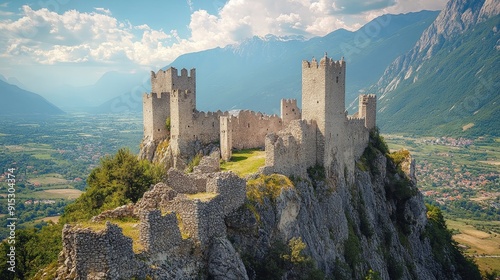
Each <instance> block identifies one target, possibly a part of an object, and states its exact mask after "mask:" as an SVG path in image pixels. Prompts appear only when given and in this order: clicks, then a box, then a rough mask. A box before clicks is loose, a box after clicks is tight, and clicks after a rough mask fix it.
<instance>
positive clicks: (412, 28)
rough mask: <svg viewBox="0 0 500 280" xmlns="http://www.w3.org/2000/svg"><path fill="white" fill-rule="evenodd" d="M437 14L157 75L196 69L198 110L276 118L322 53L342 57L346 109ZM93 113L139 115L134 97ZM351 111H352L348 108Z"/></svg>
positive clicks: (218, 53) (201, 56)
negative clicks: (305, 64)
mask: <svg viewBox="0 0 500 280" xmlns="http://www.w3.org/2000/svg"><path fill="white" fill-rule="evenodd" d="M438 13H439V12H436V11H421V12H416V13H408V14H399V15H384V16H381V17H379V18H376V19H374V20H373V21H371V22H369V23H367V24H366V25H365V26H363V27H362V28H360V29H359V30H357V31H354V32H352V31H347V30H345V29H339V30H336V31H333V32H332V33H330V34H327V35H325V36H323V37H314V38H311V39H309V40H305V39H304V38H303V37H300V36H299V37H277V36H273V35H267V36H264V37H258V36H255V37H253V38H250V39H248V40H246V41H244V42H242V43H240V44H236V45H229V46H227V47H224V48H215V49H210V50H206V51H201V52H196V53H188V54H184V55H181V56H180V57H178V58H177V59H176V60H175V61H173V62H172V63H171V64H169V65H167V66H165V67H164V68H163V69H167V68H169V67H170V66H172V67H175V68H177V69H179V70H180V69H181V68H187V69H190V68H196V73H197V81H196V82H197V103H198V104H197V107H198V108H200V110H203V111H216V110H219V109H220V110H232V109H241V108H246V109H251V110H254V111H261V112H265V113H268V114H271V113H278V112H279V106H278V104H280V103H279V100H280V99H281V98H299V97H300V93H301V82H300V80H301V68H300V61H301V60H311V58H312V57H313V56H314V55H318V54H323V53H324V52H328V56H329V57H332V58H334V59H340V58H341V57H342V56H344V58H345V60H346V61H347V64H348V68H349V71H348V72H347V74H346V75H347V77H346V79H347V81H348V83H347V88H346V100H347V102H348V103H350V102H352V101H353V100H355V98H357V96H358V94H359V90H360V89H362V88H365V87H368V86H370V85H371V84H373V83H375V82H376V81H377V80H378V79H379V78H380V76H382V74H383V73H384V69H385V68H386V67H387V66H389V64H390V63H391V62H392V61H393V60H394V59H395V58H396V57H398V56H399V55H402V54H404V53H405V52H407V51H408V50H410V49H411V48H412V47H413V45H414V44H415V42H416V41H417V40H418V38H419V37H420V35H421V34H422V32H423V31H424V30H425V29H426V28H427V27H428V26H429V25H430V24H431V23H432V22H433V21H434V19H435V18H436V17H437V15H438ZM157 70H158V69H156V70H155V71H157ZM142 86H143V87H144V90H143V92H147V91H149V89H150V85H149V83H146V82H144V83H143V85H142ZM146 87H147V88H146ZM134 102H135V103H134ZM299 103H300V98H299ZM133 104H137V106H134V105H133ZM299 105H300V104H299ZM346 105H347V104H346ZM96 111H98V112H116V111H134V112H141V111H142V101H141V97H140V94H136V93H132V92H127V93H126V94H124V95H122V96H120V97H118V98H115V99H112V100H110V101H108V102H106V103H104V104H102V105H101V106H100V107H99V108H96ZM355 111H357V108H353V112H355Z"/></svg>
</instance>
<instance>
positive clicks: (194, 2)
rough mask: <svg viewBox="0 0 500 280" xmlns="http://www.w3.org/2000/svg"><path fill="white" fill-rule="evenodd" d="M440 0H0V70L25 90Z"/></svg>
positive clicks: (310, 33) (347, 24) (150, 66)
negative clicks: (254, 37) (251, 39)
mask: <svg viewBox="0 0 500 280" xmlns="http://www.w3.org/2000/svg"><path fill="white" fill-rule="evenodd" d="M445 2H446V1H445V0H252V1H250V0H247V1H245V0H227V1H223V0H215V1H206V0H168V1H160V0H155V1H147V0H146V1H120V0H107V1H104V0H100V1H99V0H85V1H77V0H33V1H22V0H20V1H1V2H0V74H2V75H3V76H5V77H8V78H9V77H14V78H16V79H18V80H19V81H20V82H21V83H22V84H23V85H25V87H26V88H27V89H29V90H33V91H35V92H37V93H42V94H43V93H44V92H48V91H50V90H51V88H52V87H55V86H57V85H60V84H63V83H66V84H71V85H76V86H80V85H88V84H93V83H94V82H95V81H96V80H97V79H99V77H100V76H102V75H103V74H104V73H106V72H108V71H123V72H137V71H144V72H147V71H149V70H156V69H158V68H161V67H163V66H165V65H167V64H169V63H170V62H172V61H173V60H174V59H175V58H176V57H178V56H179V55H181V54H184V53H189V52H196V51H201V50H205V49H210V48H215V47H224V46H226V45H228V44H238V43H240V42H242V41H243V40H245V39H247V38H249V37H252V36H265V35H267V34H273V35H278V36H286V35H302V36H305V37H307V38H310V37H314V36H323V35H326V34H328V33H330V32H332V31H334V30H336V29H339V28H345V29H348V30H356V29H358V28H359V27H361V26H362V25H363V24H365V23H366V22H368V21H370V20H372V19H373V18H375V17H377V16H380V15H382V14H386V13H395V14H397V13H406V12H412V11H420V10H423V9H426V10H438V9H442V8H443V7H444V5H445Z"/></svg>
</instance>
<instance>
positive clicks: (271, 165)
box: [143, 54, 376, 175]
mask: <svg viewBox="0 0 500 280" xmlns="http://www.w3.org/2000/svg"><path fill="white" fill-rule="evenodd" d="M345 73H346V62H345V61H344V60H343V59H342V60H340V61H335V60H333V59H331V58H329V57H327V55H326V54H325V56H324V57H323V58H321V60H320V61H319V62H318V61H316V59H313V60H312V61H303V62H302V110H300V109H299V108H298V106H297V100H293V99H292V100H289V99H282V100H281V116H277V115H265V114H262V113H257V112H253V111H240V112H239V113H238V114H230V113H229V112H222V111H217V112H200V111H198V110H197V109H196V71H195V69H191V70H190V73H189V75H188V71H187V70H186V69H182V70H181V74H180V75H178V71H177V69H175V68H173V67H171V68H169V69H167V70H166V71H164V70H159V71H158V72H157V73H154V72H151V85H152V92H151V93H149V94H144V96H143V114H144V142H148V141H149V142H154V141H161V140H163V139H167V138H168V137H170V139H169V143H170V148H171V151H172V154H173V159H174V162H173V166H174V167H177V168H182V167H183V166H184V165H185V160H186V158H185V157H186V155H187V156H188V157H189V156H192V155H194V153H196V151H193V146H194V145H193V144H194V143H200V144H202V145H207V144H209V143H220V151H221V157H222V159H223V160H229V159H230V158H231V151H232V150H233V149H247V148H258V147H264V148H265V151H266V163H265V167H264V168H263V171H264V172H266V173H282V174H285V175H302V174H304V172H305V170H306V169H307V168H308V167H310V166H315V165H322V166H325V168H326V170H327V172H329V171H328V170H329V169H328V168H327V167H329V166H332V164H336V165H339V166H341V167H346V168H347V170H353V169H354V160H356V159H358V158H359V157H360V156H361V154H362V153H363V151H364V149H365V148H366V146H367V144H368V138H369V131H370V130H371V129H373V128H374V127H375V123H376V121H375V118H376V97H375V95H360V97H359V111H358V112H357V113H356V114H354V115H352V116H348V115H347V112H346V110H345ZM167 120H168V121H167ZM166 122H167V123H169V124H170V127H168V125H166ZM353 159H354V160H353ZM343 169H344V168H342V169H341V170H343Z"/></svg>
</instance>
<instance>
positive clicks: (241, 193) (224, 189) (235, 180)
mask: <svg viewBox="0 0 500 280" xmlns="http://www.w3.org/2000/svg"><path fill="white" fill-rule="evenodd" d="M206 191H207V192H211V193H218V194H219V196H220V197H221V198H222V208H223V211H224V216H226V215H228V214H229V213H231V212H233V211H235V210H236V209H238V207H240V206H241V205H243V203H244V202H245V199H246V181H245V180H244V179H242V178H240V177H238V176H237V175H236V174H234V173H232V172H218V173H212V174H210V175H209V176H208V179H207V189H206Z"/></svg>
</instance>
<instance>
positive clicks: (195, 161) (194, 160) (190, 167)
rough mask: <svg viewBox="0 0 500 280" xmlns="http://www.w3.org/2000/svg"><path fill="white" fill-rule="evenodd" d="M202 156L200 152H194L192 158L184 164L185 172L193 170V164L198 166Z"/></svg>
mask: <svg viewBox="0 0 500 280" xmlns="http://www.w3.org/2000/svg"><path fill="white" fill-rule="evenodd" d="M202 157H203V155H202V154H201V153H198V154H196V155H195V156H194V157H193V158H192V159H191V161H190V162H189V163H188V164H187V166H186V170H185V172H186V173H191V172H193V170H194V167H195V166H198V165H199V164H200V161H201V158H202Z"/></svg>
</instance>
